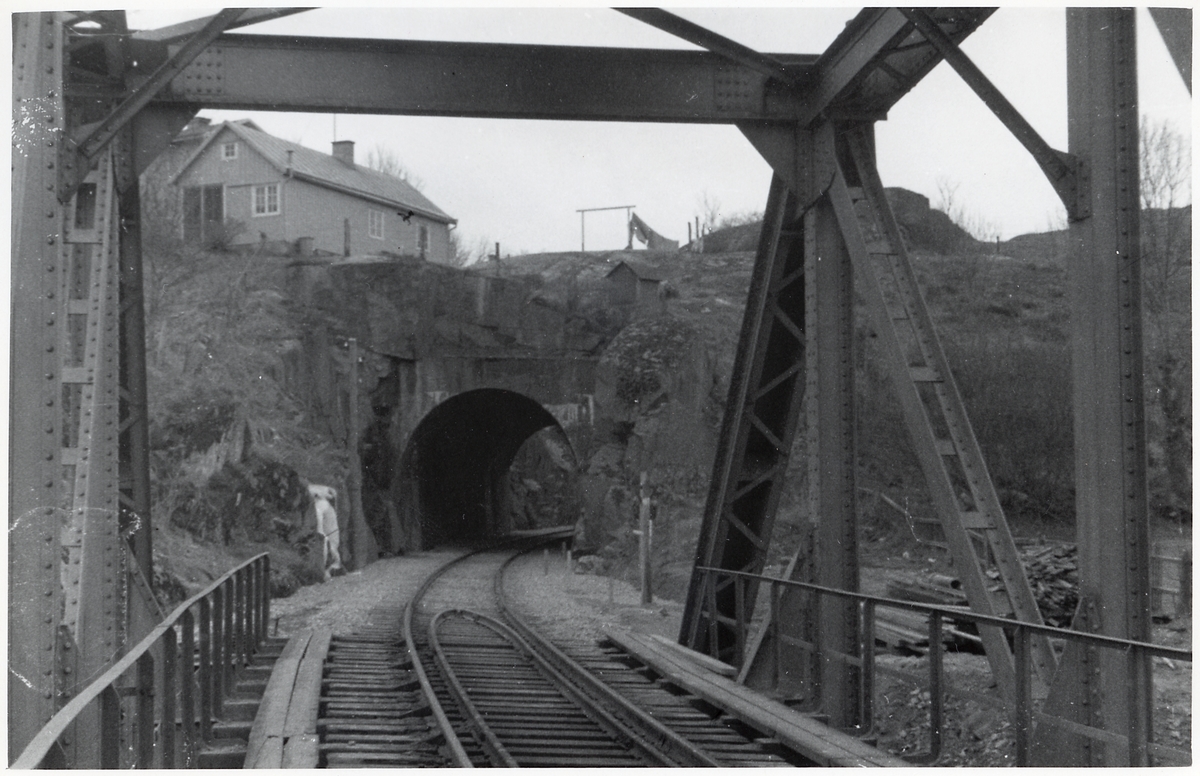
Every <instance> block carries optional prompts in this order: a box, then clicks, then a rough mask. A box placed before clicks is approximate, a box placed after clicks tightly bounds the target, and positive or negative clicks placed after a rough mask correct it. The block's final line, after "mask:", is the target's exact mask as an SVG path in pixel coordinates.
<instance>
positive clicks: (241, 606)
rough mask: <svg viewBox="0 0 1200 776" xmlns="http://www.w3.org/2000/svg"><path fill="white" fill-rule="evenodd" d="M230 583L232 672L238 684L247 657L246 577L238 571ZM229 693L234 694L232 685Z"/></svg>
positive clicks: (232, 679)
mask: <svg viewBox="0 0 1200 776" xmlns="http://www.w3.org/2000/svg"><path fill="white" fill-rule="evenodd" d="M230 581H231V582H232V583H233V633H232V634H231V635H232V637H233V667H232V668H231V669H230V670H231V671H232V674H231V681H232V682H237V675H238V673H239V672H240V671H241V669H242V666H243V665H244V664H245V657H246V654H245V640H246V639H245V636H246V577H245V576H244V575H243V574H242V572H241V571H238V572H236V573H235V574H234V575H233V579H232V580H230ZM229 691H230V693H232V692H233V685H232V684H231V685H230V688H229Z"/></svg>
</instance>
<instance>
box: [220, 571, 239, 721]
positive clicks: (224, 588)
mask: <svg viewBox="0 0 1200 776" xmlns="http://www.w3.org/2000/svg"><path fill="white" fill-rule="evenodd" d="M233 579H234V578H233V577H230V578H229V579H227V580H225V583H224V584H222V585H221V595H222V598H224V599H225V606H224V609H223V611H222V613H223V614H224V615H225V616H224V617H223V618H222V619H223V620H224V622H223V623H222V625H221V698H222V700H224V699H225V698H228V697H229V696H230V695H233V661H234V651H233V647H234V634H233V612H234V610H235V609H237V590H236V589H235V584H234V581H233Z"/></svg>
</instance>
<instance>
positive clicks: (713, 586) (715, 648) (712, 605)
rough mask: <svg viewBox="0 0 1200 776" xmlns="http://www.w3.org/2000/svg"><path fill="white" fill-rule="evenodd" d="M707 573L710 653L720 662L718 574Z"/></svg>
mask: <svg viewBox="0 0 1200 776" xmlns="http://www.w3.org/2000/svg"><path fill="white" fill-rule="evenodd" d="M706 573H707V574H708V652H709V654H710V655H712V656H713V657H715V658H716V659H717V660H720V659H721V649H720V645H719V644H718V643H717V633H718V623H717V574H716V572H714V571H709V572H706Z"/></svg>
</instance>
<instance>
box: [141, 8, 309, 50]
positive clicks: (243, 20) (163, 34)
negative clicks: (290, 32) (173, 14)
mask: <svg viewBox="0 0 1200 776" xmlns="http://www.w3.org/2000/svg"><path fill="white" fill-rule="evenodd" d="M310 10H312V9H311V8H243V9H241V12H240V14H239V15H238V16H237V17H236V18H235V19H234V20H233V21H231V22H230V23H229V24H227V25H225V29H227V30H232V29H236V28H238V27H246V26H248V25H251V24H258V23H260V22H266V21H270V20H271V19H279V18H282V17H284V16H291V15H293V14H298V13H303V12H304V11H310ZM215 18H216V16H215V15H214V16H204V17H201V18H199V19H189V20H188V21H186V22H180V23H179V24H172V25H170V26H169V27H159V28H158V29H155V30H138V31H137V32H135V33H133V37H134V38H136V39H138V40H148V41H159V42H162V43H171V42H174V41H178V40H183V39H185V38H190V37H192V36H193V35H195V34H196V33H198V32H200V31H201V30H203V29H204V27H205V26H206V25H207V24H209V23H210V22H212V21H213V19H215Z"/></svg>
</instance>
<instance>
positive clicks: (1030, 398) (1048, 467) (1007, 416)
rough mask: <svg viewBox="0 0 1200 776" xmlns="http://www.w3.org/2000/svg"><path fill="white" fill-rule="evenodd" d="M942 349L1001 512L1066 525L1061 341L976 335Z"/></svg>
mask: <svg viewBox="0 0 1200 776" xmlns="http://www.w3.org/2000/svg"><path fill="white" fill-rule="evenodd" d="M946 351H947V352H946V358H947V360H948V361H949V362H950V369H951V370H952V371H953V372H954V376H955V379H956V381H957V382H958V387H959V391H960V392H961V394H962V398H963V403H964V404H965V405H966V408H967V415H968V417H969V418H970V420H971V425H972V427H973V428H974V430H975V436H976V437H977V438H978V439H979V443H980V445H981V446H982V448H983V453H984V460H985V461H986V462H987V465H988V469H989V471H990V473H991V475H992V481H993V482H994V483H995V484H996V489H997V491H998V493H999V496H1000V502H1001V505H1002V506H1003V507H1004V511H1005V513H1006V515H1007V516H1008V517H1009V519H1010V520H1024V521H1031V522H1035V523H1047V522H1048V523H1062V524H1067V525H1069V524H1071V522H1072V521H1073V515H1074V510H1075V489H1074V480H1075V473H1074V451H1073V426H1072V416H1071V360H1070V352H1069V350H1068V348H1067V347H1066V345H1065V344H1051V343H1039V344H1034V343H1028V342H1003V341H996V340H994V339H990V338H988V337H987V336H984V335H979V336H977V337H976V338H974V339H971V340H965V341H962V342H958V343H955V344H953V345H948V346H947V348H946Z"/></svg>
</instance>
